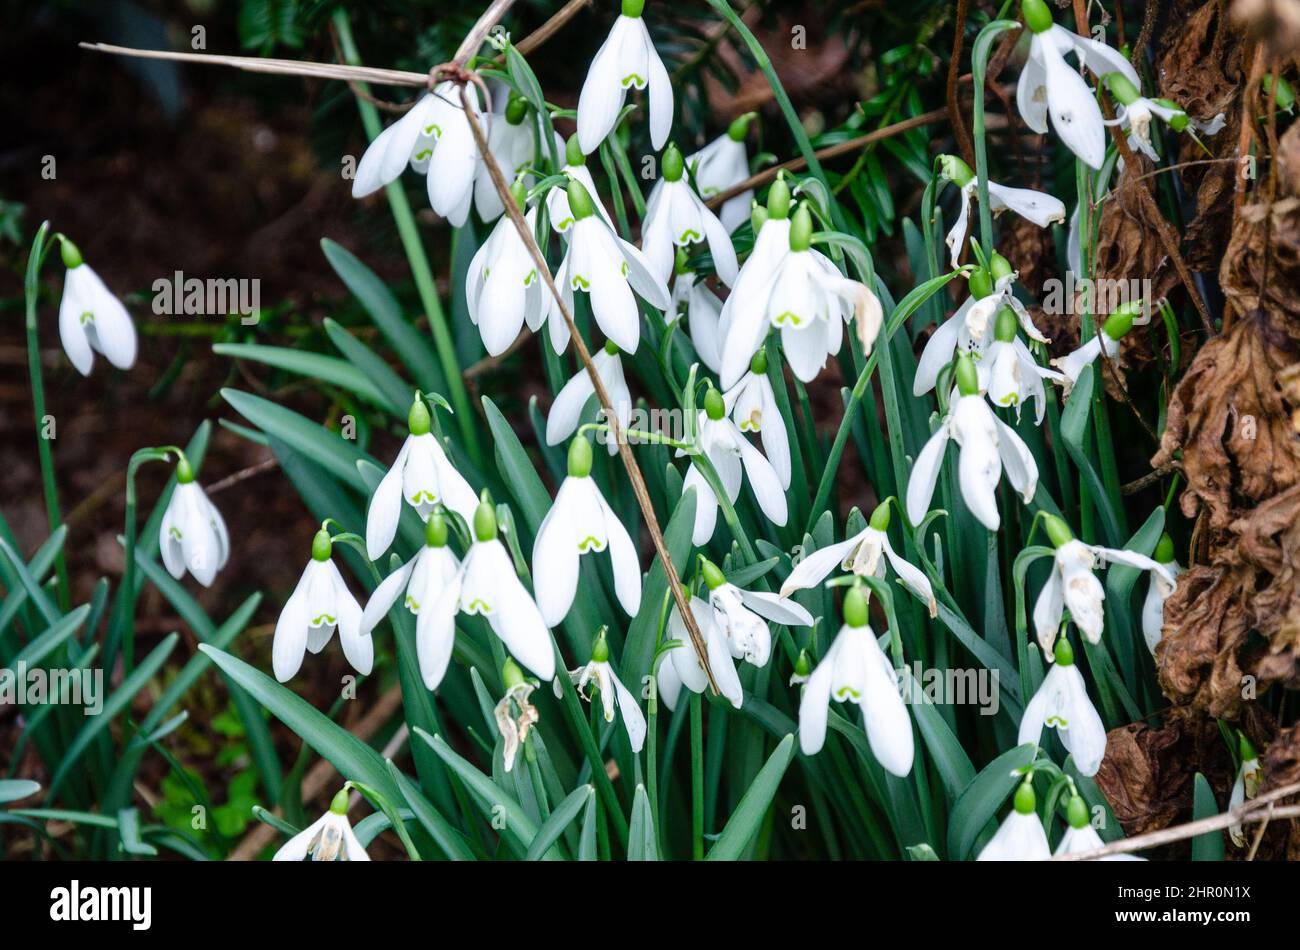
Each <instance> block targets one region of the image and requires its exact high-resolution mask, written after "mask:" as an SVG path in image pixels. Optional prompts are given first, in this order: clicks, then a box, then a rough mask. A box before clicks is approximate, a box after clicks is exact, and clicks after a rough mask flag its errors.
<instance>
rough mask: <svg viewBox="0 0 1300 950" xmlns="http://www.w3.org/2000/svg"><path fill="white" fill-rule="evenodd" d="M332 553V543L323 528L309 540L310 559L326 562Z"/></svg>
mask: <svg viewBox="0 0 1300 950" xmlns="http://www.w3.org/2000/svg"><path fill="white" fill-rule="evenodd" d="M333 551H334V542H333V541H331V540H330V533H329V532H328V531H326V530H325V529H324V528H321V529H320V530H319V531H317V532H316V536H315V537H314V538H312V539H311V557H312V560H313V561H328V560H329V559H330V554H331V553H332V552H333Z"/></svg>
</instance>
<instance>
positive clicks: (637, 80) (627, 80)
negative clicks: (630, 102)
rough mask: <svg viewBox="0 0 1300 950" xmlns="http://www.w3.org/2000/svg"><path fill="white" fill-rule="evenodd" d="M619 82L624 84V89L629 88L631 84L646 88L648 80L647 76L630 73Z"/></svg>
mask: <svg viewBox="0 0 1300 950" xmlns="http://www.w3.org/2000/svg"><path fill="white" fill-rule="evenodd" d="M619 84H620V85H622V87H623V88H624V89H627V88H629V87H631V86H636V87H637V88H638V89H644V88H645V86H646V80H645V77H643V76H641V75H639V74H637V73H628V74H627V75H626V76H624V77H623V78H622V79H620V80H619Z"/></svg>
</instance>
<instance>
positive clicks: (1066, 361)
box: [1052, 300, 1143, 396]
mask: <svg viewBox="0 0 1300 950" xmlns="http://www.w3.org/2000/svg"><path fill="white" fill-rule="evenodd" d="M1142 307H1143V302H1142V301H1141V300H1135V301H1132V302H1131V303H1127V304H1124V305H1123V306H1122V307H1120V308H1119V309H1118V310H1116V311H1115V312H1114V313H1112V314H1111V315H1110V316H1109V317H1107V318H1106V322H1105V323H1103V324H1102V325H1101V329H1100V330H1098V331H1097V332H1096V333H1095V334H1093V335H1092V336H1091V337H1089V338H1088V339H1087V340H1086V341H1085V342H1084V343H1083V345H1082V346H1080V347H1079V348H1078V349H1077V350H1074V351H1073V352H1071V353H1067V354H1066V355H1065V356H1062V357H1058V358H1057V359H1054V360H1052V365H1053V366H1055V367H1056V368H1057V369H1059V370H1060V371H1061V379H1059V380H1057V382H1058V383H1059V385H1060V386H1061V390H1062V393H1063V395H1066V396H1068V395H1069V394H1070V391H1071V390H1072V389H1073V388H1074V384H1075V383H1077V382H1078V381H1079V374H1080V373H1082V372H1083V369H1084V367H1085V366H1091V365H1092V364H1093V363H1095V362H1096V361H1097V357H1098V356H1100V355H1101V354H1102V353H1103V352H1104V353H1105V354H1106V358H1107V359H1114V358H1115V357H1117V356H1119V349H1120V347H1119V341H1120V340H1122V339H1123V338H1124V334H1126V333H1128V331H1129V330H1131V329H1133V320H1134V317H1135V316H1136V315H1137V314H1138V313H1139V312H1141V310H1142Z"/></svg>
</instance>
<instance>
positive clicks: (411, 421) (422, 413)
mask: <svg viewBox="0 0 1300 950" xmlns="http://www.w3.org/2000/svg"><path fill="white" fill-rule="evenodd" d="M432 427H433V419H432V417H431V416H430V415H429V407H428V406H426V405H425V404H424V400H423V399H421V398H420V396H419V395H418V394H417V395H416V397H415V401H414V402H413V403H411V411H410V412H408V413H407V414H406V428H407V429H408V430H409V431H410V433H411V435H428V434H429V430H430V429H431V428H432Z"/></svg>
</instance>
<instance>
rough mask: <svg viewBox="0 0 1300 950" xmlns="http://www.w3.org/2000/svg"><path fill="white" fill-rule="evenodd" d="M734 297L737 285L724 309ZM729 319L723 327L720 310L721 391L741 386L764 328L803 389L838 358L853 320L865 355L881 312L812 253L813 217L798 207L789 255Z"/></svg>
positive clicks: (871, 297)
mask: <svg viewBox="0 0 1300 950" xmlns="http://www.w3.org/2000/svg"><path fill="white" fill-rule="evenodd" d="M764 229H766V226H764ZM751 260H753V258H752V257H751ZM738 293H739V283H738V284H737V293H733V294H732V296H731V298H729V299H728V300H727V306H728V307H731V306H732V301H733V300H734V299H735V297H736V296H737V294H738ZM731 313H732V315H733V316H732V317H731V319H730V321H728V320H727V317H726V315H725V308H724V316H723V321H724V322H726V323H727V326H728V331H727V336H726V344H725V346H724V348H723V354H722V372H721V374H720V378H721V381H722V386H723V388H724V389H730V388H731V387H732V386H734V385H736V383H737V382H738V381H739V380H740V377H741V376H742V375H743V374H744V372H745V369H746V368H747V367H748V365H749V360H750V358H751V357H752V356H753V355H754V353H755V352H757V351H758V348H759V347H760V346H762V345H763V339H764V338H765V337H766V336H767V331H768V329H769V327H775V328H776V329H778V330H780V331H781V347H782V349H783V350H784V351H785V357H786V359H787V360H788V361H789V363H790V368H791V369H792V370H794V374H795V375H796V376H797V377H799V379H800V380H802V381H803V382H805V383H807V382H811V381H812V380H814V379H816V378H817V374H818V373H819V372H821V369H822V366H823V365H824V364H825V362H826V358H827V357H828V356H832V355H834V354H835V353H838V352H839V349H840V343H841V341H842V339H843V336H844V324H845V322H847V321H848V320H849V319H850V318H851V317H852V316H854V315H856V317H857V320H858V322H859V338H860V339H861V340H862V343H863V349H864V352H866V353H870V352H871V344H872V343H873V342H874V340H875V337H876V335H877V334H878V333H879V331H880V324H881V320H882V318H883V314H884V311H883V310H882V308H881V306H880V301H879V300H877V299H876V295H875V294H873V293H872V292H871V291H870V290H869V289H868V288H867V286H866V285H865V284H862V283H860V282H858V281H856V280H849V279H848V278H846V277H845V276H844V275H843V274H841V273H840V272H839V271H838V270H837V269H836V268H835V265H834V264H832V263H831V261H830V259H829V258H827V257H826V256H825V255H824V254H822V253H820V252H818V251H814V250H812V215H811V214H810V213H809V211H808V208H807V207H806V206H804V205H801V206H800V207H799V209H798V210H797V211H796V212H795V213H794V215H793V217H792V219H791V224H790V246H789V251H788V253H787V254H785V255H784V256H783V257H782V258H781V259H780V261H779V263H778V264H777V266H776V268H775V270H773V271H772V272H771V273H769V274H768V275H767V281H766V285H765V286H764V287H763V289H762V291H761V292H760V293H759V294H757V295H756V296H755V297H754V298H747V299H746V300H744V301H737V302H736V303H735V305H734V307H733V309H732V311H731ZM864 328H865V329H864Z"/></svg>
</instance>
